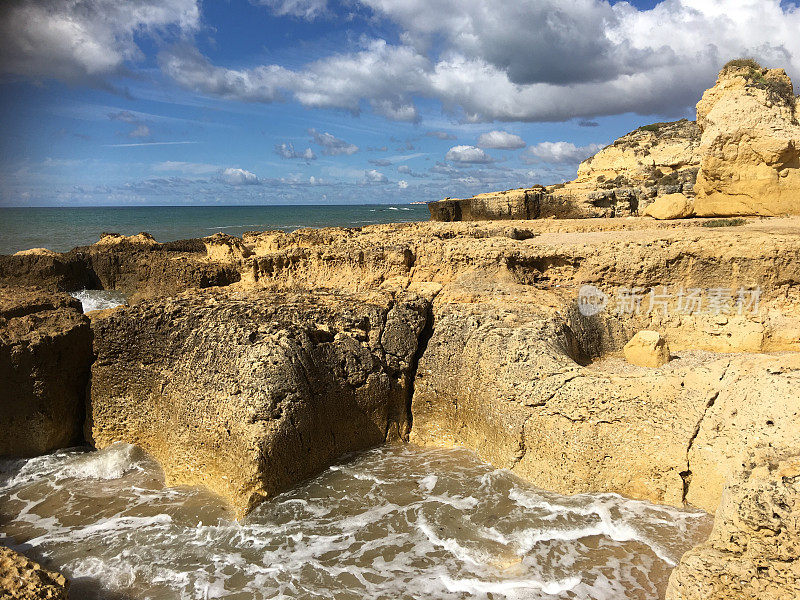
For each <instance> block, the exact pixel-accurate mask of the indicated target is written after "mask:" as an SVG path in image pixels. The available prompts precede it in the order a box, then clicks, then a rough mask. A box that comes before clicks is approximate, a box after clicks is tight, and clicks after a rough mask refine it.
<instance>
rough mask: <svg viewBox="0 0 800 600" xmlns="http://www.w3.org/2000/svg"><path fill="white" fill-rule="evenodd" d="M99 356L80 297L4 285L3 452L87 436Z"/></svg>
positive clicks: (0, 358)
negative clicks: (87, 407)
mask: <svg viewBox="0 0 800 600" xmlns="http://www.w3.org/2000/svg"><path fill="white" fill-rule="evenodd" d="M91 360H92V349H91V331H90V329H89V320H88V319H87V318H86V317H85V316H84V315H83V314H81V305H80V302H78V301H77V300H75V299H74V298H71V297H70V296H68V295H66V294H54V293H48V292H43V291H42V290H36V289H31V288H12V287H5V286H0V382H2V386H0V406H2V407H3V418H2V419H0V456H35V455H38V454H43V453H45V452H49V451H51V450H55V449H57V448H63V447H65V446H71V445H74V444H75V443H77V442H78V441H80V439H81V428H82V423H83V416H84V412H85V411H84V398H85V390H86V384H87V382H88V379H89V365H90V363H91Z"/></svg>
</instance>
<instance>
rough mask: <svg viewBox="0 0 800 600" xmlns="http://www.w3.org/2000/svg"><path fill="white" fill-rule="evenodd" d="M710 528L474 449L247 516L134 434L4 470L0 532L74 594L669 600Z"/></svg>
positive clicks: (414, 451)
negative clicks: (134, 442) (518, 469)
mask: <svg viewBox="0 0 800 600" xmlns="http://www.w3.org/2000/svg"><path fill="white" fill-rule="evenodd" d="M710 525H711V519H710V517H709V516H708V515H706V514H705V513H700V512H690V511H679V510H675V509H672V508H666V507H661V506H654V505H651V504H647V503H644V502H635V501H631V500H626V499H623V498H621V497H619V496H616V495H613V494H596V495H579V496H573V497H566V496H560V495H557V494H551V493H547V492H543V491H541V490H538V489H536V488H534V487H533V486H531V485H529V484H527V483H525V482H523V481H522V480H520V479H518V478H517V477H515V476H514V475H512V474H511V473H509V472H507V471H502V470H496V469H493V468H492V467H491V466H489V465H486V464H485V463H482V462H480V461H479V460H478V459H477V458H476V457H475V456H474V455H473V454H471V453H470V452H467V451H463V450H439V449H436V450H434V449H422V448H418V447H415V446H387V447H383V448H378V449H375V450H371V451H369V452H365V453H363V454H360V455H357V456H354V457H351V458H350V459H349V460H347V461H345V462H343V463H341V464H338V465H335V466H333V467H331V468H330V469H328V470H326V471H325V472H324V473H322V474H321V475H319V476H318V477H316V478H315V479H313V480H311V481H309V482H307V483H306V484H304V485H302V486H300V487H298V488H296V489H294V490H292V491H290V492H287V493H285V494H282V495H280V496H278V497H276V498H275V499H273V500H271V501H269V502H265V503H264V504H262V505H261V506H260V507H259V508H257V509H256V511H255V512H254V513H253V514H251V515H250V516H249V517H248V518H247V519H246V520H244V521H243V522H241V523H236V522H234V521H231V520H230V514H229V513H228V512H227V509H226V507H225V505H224V504H223V503H222V502H221V500H220V499H219V498H217V497H215V496H214V495H212V494H211V493H209V492H207V491H205V490H203V489H202V488H192V487H182V488H165V487H164V486H163V475H162V473H161V471H160V469H159V467H158V465H157V464H156V463H155V462H154V461H152V460H151V459H149V458H148V457H147V456H146V455H145V454H144V453H142V452H141V451H140V450H139V449H137V448H135V447H133V446H129V445H127V444H115V445H114V446H111V447H110V448H107V449H105V450H101V451H98V452H85V451H82V450H75V451H64V452H59V453H57V454H53V455H49V456H44V457H38V458H33V459H29V460H24V461H6V462H3V463H0V543H1V544H5V545H10V546H12V547H15V548H16V549H18V550H21V551H24V552H26V553H28V554H29V555H31V556H33V557H36V558H38V559H40V560H42V559H43V561H44V562H45V563H46V564H48V565H49V566H52V567H57V568H59V569H61V570H62V571H63V572H64V573H65V574H66V575H68V576H69V577H71V578H73V580H74V581H73V585H72V590H73V591H72V595H71V597H74V598H76V599H82V598H87V599H91V598H113V599H120V600H121V599H126V598H131V599H133V598H137V599H139V598H149V599H154V600H155V599H173V598H180V599H189V598H192V599H195V598H197V599H205V598H235V599H241V600H244V599H251V598H253V599H258V598H333V597H335V598H336V599H337V600H339V599H350V598H354V599H355V598H358V599H361V598H370V599H372V598H386V599H398V598H425V599H451V598H452V599H456V598H597V599H601V598H609V599H610V598H615V599H616V598H636V599H646V598H658V597H659V596H660V594H661V593H663V589H664V587H665V585H666V582H667V579H668V577H669V571H670V569H671V568H672V566H673V565H674V564H675V562H676V561H677V560H678V559H679V558H680V555H681V554H682V553H683V552H684V551H685V550H687V549H688V548H689V547H691V546H693V545H695V544H696V543H699V542H700V541H702V540H703V539H704V538H705V537H707V535H708V531H709V529H710Z"/></svg>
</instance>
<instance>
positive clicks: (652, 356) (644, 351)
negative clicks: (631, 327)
mask: <svg viewBox="0 0 800 600" xmlns="http://www.w3.org/2000/svg"><path fill="white" fill-rule="evenodd" d="M624 352H625V360H627V361H628V362H629V363H630V364H632V365H636V366H637V367H650V368H654V367H660V366H661V365H665V364H667V363H668V362H669V356H670V355H669V346H668V345H667V340H665V339H664V337H663V336H662V335H661V334H660V333H658V332H657V331H640V332H639V333H637V334H636V335H635V336H633V337H632V338H631V340H630V341H629V342H628V343H627V344H625V348H624Z"/></svg>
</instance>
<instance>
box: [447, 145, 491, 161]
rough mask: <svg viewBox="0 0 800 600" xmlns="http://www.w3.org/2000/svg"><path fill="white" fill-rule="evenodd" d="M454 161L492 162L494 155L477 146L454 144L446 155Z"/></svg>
mask: <svg viewBox="0 0 800 600" xmlns="http://www.w3.org/2000/svg"><path fill="white" fill-rule="evenodd" d="M444 159H445V160H449V161H451V162H454V163H460V164H487V163H490V162H492V157H491V156H489V155H488V154H486V152H484V151H483V150H481V149H480V148H476V147H475V146H453V147H452V148H450V150H448V151H447V154H446V155H445V157H444Z"/></svg>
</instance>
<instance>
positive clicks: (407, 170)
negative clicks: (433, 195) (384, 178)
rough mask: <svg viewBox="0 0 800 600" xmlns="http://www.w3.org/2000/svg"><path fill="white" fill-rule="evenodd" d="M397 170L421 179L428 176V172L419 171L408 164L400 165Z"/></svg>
mask: <svg viewBox="0 0 800 600" xmlns="http://www.w3.org/2000/svg"><path fill="white" fill-rule="evenodd" d="M397 172H398V173H402V174H403V175H408V176H409V177H416V178H418V179H421V178H423V177H428V174H427V173H418V172H417V171H415V170H414V169H412V168H411V167H409V166H408V165H400V166H399V167H397Z"/></svg>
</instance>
